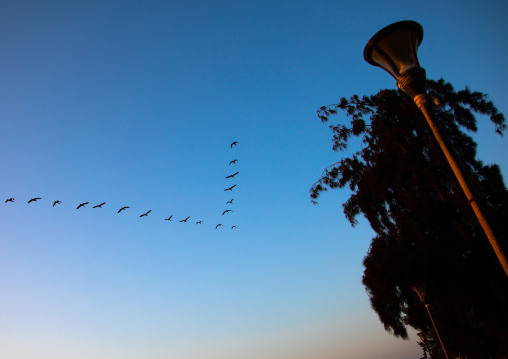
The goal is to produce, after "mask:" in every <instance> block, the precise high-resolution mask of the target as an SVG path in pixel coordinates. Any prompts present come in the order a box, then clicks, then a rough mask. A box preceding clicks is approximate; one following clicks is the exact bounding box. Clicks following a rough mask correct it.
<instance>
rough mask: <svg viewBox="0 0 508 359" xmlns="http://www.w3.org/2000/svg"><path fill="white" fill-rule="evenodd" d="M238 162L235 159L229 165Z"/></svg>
mask: <svg viewBox="0 0 508 359" xmlns="http://www.w3.org/2000/svg"><path fill="white" fill-rule="evenodd" d="M236 161H238V160H237V159H234V160H233V161H231V162H229V164H235V163H236Z"/></svg>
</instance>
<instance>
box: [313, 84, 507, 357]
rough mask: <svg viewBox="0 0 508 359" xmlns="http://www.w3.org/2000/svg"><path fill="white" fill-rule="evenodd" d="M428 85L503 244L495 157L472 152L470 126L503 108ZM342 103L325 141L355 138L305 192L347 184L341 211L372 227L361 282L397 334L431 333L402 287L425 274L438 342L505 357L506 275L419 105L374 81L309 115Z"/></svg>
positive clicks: (501, 125)
mask: <svg viewBox="0 0 508 359" xmlns="http://www.w3.org/2000/svg"><path fill="white" fill-rule="evenodd" d="M427 86H428V90H429V94H430V95H431V96H433V97H434V99H435V100H436V103H438V104H439V105H438V106H437V109H436V114H437V116H438V119H439V121H440V125H441V126H442V127H443V130H444V132H445V133H446V134H447V137H448V139H449V141H450V143H451V145H452V146H453V147H454V148H455V150H456V152H457V154H458V157H459V159H460V161H462V162H463V164H464V166H465V169H466V171H467V172H469V174H470V175H471V178H472V181H473V185H474V186H475V188H476V190H477V199H478V200H479V201H481V202H482V203H483V204H484V206H485V207H486V209H487V211H488V214H489V216H490V218H491V221H492V224H493V225H494V228H495V229H496V230H497V231H498V240H501V241H502V243H501V245H502V246H503V249H504V251H505V252H507V248H506V247H507V245H506V244H507V243H506V242H507V235H508V231H507V229H506V227H507V226H506V223H508V191H507V189H506V187H505V185H504V182H503V178H502V175H501V172H500V170H499V167H498V166H497V165H495V164H494V165H486V164H484V163H483V162H482V161H480V160H479V159H477V155H476V143H475V141H474V140H473V139H472V137H471V136H470V135H469V133H474V132H476V131H477V120H476V115H483V116H482V117H487V118H489V119H490V121H491V122H492V123H493V125H494V128H495V131H496V132H497V133H499V134H502V133H503V131H504V130H505V128H506V125H505V118H504V116H503V114H501V113H499V112H498V110H497V109H496V107H495V106H494V105H493V103H492V102H491V101H489V100H488V98H487V96H486V95H485V94H483V93H481V92H473V91H470V90H469V89H468V88H466V89H464V90H461V91H455V90H454V88H453V87H452V85H450V84H449V83H446V82H445V81H444V80H439V81H430V80H429V81H428V84H427ZM339 110H340V111H344V112H345V113H346V115H347V117H349V121H348V123H347V124H346V123H342V122H343V121H341V123H339V124H332V125H330V126H329V127H330V129H331V130H332V133H333V149H334V150H335V151H339V152H340V151H345V150H346V149H347V148H348V144H349V143H351V140H352V139H353V138H358V139H360V140H361V148H360V149H358V150H357V151H354V152H352V153H351V154H350V155H349V156H347V157H343V158H342V159H341V160H340V161H339V162H337V163H335V164H333V165H331V166H329V167H328V168H326V169H325V171H324V172H323V174H322V176H321V178H320V179H319V180H318V181H317V182H316V183H315V184H314V185H313V186H312V188H311V191H310V192H311V198H312V200H313V202H314V203H316V201H317V199H318V197H319V195H320V194H321V193H322V192H324V191H326V190H327V189H329V188H331V189H335V188H344V187H346V186H348V187H349V189H350V190H351V191H352V194H351V196H350V197H349V199H348V200H347V201H346V202H345V203H343V209H344V214H345V216H346V218H347V219H348V221H349V222H350V223H351V224H352V225H353V226H354V225H356V224H357V217H358V216H359V215H363V216H365V218H366V219H367V220H368V221H369V223H370V225H371V227H372V229H373V230H374V232H375V237H374V238H372V243H371V245H370V248H369V251H368V253H367V255H366V257H365V259H364V262H363V264H364V267H365V271H364V276H363V284H364V285H365V288H366V291H367V294H368V296H369V298H370V302H371V305H372V308H373V309H374V310H375V311H376V313H377V314H378V316H379V319H380V320H381V322H382V323H383V325H384V327H385V329H386V330H387V331H389V332H391V333H392V334H394V335H395V336H398V337H402V338H407V335H408V334H407V327H408V326H411V327H413V328H416V329H417V330H421V331H425V332H427V333H433V332H434V331H433V329H432V324H431V322H430V321H429V317H428V314H427V312H426V310H425V307H424V306H423V305H422V303H421V302H420V301H419V299H418V297H417V296H416V295H415V294H414V293H413V292H412V291H411V289H410V287H411V285H412V284H415V283H417V282H425V283H426V284H427V287H428V290H429V302H430V304H431V307H430V309H431V311H432V313H433V316H434V319H435V320H436V324H437V325H438V327H441V328H442V329H441V331H443V333H442V337H443V338H444V341H445V344H446V345H448V346H450V347H451V348H452V350H455V351H456V352H461V353H463V354H466V355H468V357H475V358H500V357H502V356H503V355H504V356H507V355H508V305H506V304H507V303H508V281H507V278H506V276H505V274H504V272H503V270H502V268H501V266H500V264H499V262H498V260H497V258H496V257H495V255H494V252H493V250H492V248H491V247H490V245H489V242H488V240H487V238H486V236H485V235H484V233H483V231H482V229H481V227H480V225H479V223H478V220H477V219H476V217H475V216H474V213H473V211H472V210H471V208H470V205H469V203H468V202H467V198H466V196H465V195H464V193H463V192H462V189H461V188H460V186H459V184H458V182H457V181H456V179H455V176H454V175H453V172H452V171H451V169H450V166H449V165H448V163H447V161H446V159H445V157H444V155H443V153H442V151H441V149H440V148H439V146H438V144H437V143H436V141H435V139H434V137H433V135H432V132H431V131H430V129H429V128H428V126H427V125H426V122H425V119H424V117H423V115H422V114H421V112H420V110H419V109H418V108H417V106H416V105H415V104H414V102H413V101H412V99H411V98H410V97H409V96H407V95H406V94H404V93H403V92H401V91H398V90H382V91H380V92H379V93H377V94H376V95H373V96H370V97H367V96H363V97H361V98H360V97H359V96H357V95H354V96H352V97H351V98H350V99H349V100H348V99H346V98H341V99H340V101H339V103H337V104H334V105H330V106H323V107H321V108H320V109H319V110H318V117H319V118H320V119H321V121H322V122H328V121H329V118H330V117H331V116H333V115H336V114H337V113H338V111H339ZM466 131H467V132H466ZM441 331H440V332H441ZM447 350H448V348H447Z"/></svg>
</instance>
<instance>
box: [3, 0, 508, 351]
mask: <svg viewBox="0 0 508 359" xmlns="http://www.w3.org/2000/svg"><path fill="white" fill-rule="evenodd" d="M1 7H2V11H1V12H0V79H1V81H0V124H1V131H0V153H2V156H0V168H2V171H1V175H0V225H1V228H2V235H1V237H0V248H1V250H0V288H2V290H1V291H0V323H2V324H1V325H0V357H2V358H9V359H49V358H51V359H64V358H65V359H81V358H95V359H117V358H118V359H120V358H121V359H128V358H144V359H162V358H165V359H167V358H175V359H219V358H220V359H238V358H242V359H254V358H256V359H259V358H263V359H307V358H314V359H360V358H361V359H373V358H376V359H380V358H381V359H384V358H391V359H418V358H420V357H421V350H420V348H419V347H418V345H417V336H416V334H415V332H414V331H410V338H409V340H407V341H404V340H401V339H398V338H395V337H393V336H392V335H390V334H389V333H387V332H385V331H384V329H383V326H382V324H381V323H380V321H379V320H378V318H377V316H376V314H375V313H374V312H373V310H372V309H371V308H370V305H369V300H368V297H367V294H366V292H365V289H364V287H363V286H362V284H361V278H362V274H363V267H362V260H363V258H364V256H365V255H366V253H367V250H368V248H369V243H370V239H371V238H372V236H373V232H372V230H371V229H370V227H369V224H368V223H367V222H366V221H365V220H360V223H359V225H358V226H356V227H355V228H352V227H351V226H350V225H349V223H348V222H347V221H346V219H345V218H344V215H343V213H342V206H341V204H342V203H343V202H344V201H345V200H346V199H347V198H348V196H349V193H348V191H347V190H336V191H329V192H327V193H325V194H323V195H322V196H321V197H320V200H319V204H318V205H317V206H314V205H313V204H312V203H311V201H310V198H309V189H310V187H311V186H312V184H313V183H314V182H315V181H316V180H318V179H319V177H320V175H321V173H322V171H323V169H324V168H325V167H327V166H328V165H330V164H332V163H335V162H337V161H338V160H340V158H341V157H342V156H345V155H347V153H346V154H341V153H336V152H333V151H332V142H331V139H332V135H331V132H330V130H329V129H328V128H327V125H323V124H322V123H321V122H320V120H319V119H318V118H317V116H316V110H317V109H318V108H319V107H320V106H322V105H328V104H332V103H336V102H337V101H338V99H339V98H340V97H349V96H351V95H353V94H360V95H363V94H365V95H371V94H375V93H377V92H378V91H379V90H380V89H385V88H395V87H396V85H395V81H394V80H393V78H392V77H391V76H390V75H388V74H387V73H386V72H384V71H383V70H381V69H379V68H376V67H373V66H371V65H369V64H367V63H366V62H365V61H364V59H363V49H364V46H365V45H366V43H367V41H368V40H369V39H370V38H371V37H372V36H373V35H374V34H375V33H376V32H377V31H379V30H380V29H382V28H383V27H385V26H387V25H389V24H391V23H393V22H396V21H401V20H413V21H417V22H419V23H420V24H421V25H422V26H423V28H424V36H423V41H422V44H421V46H420V48H419V59H420V64H421V65H422V67H424V68H425V69H426V71H427V76H428V78H432V79H439V78H444V79H445V80H446V81H449V82H451V83H452V84H453V85H454V86H455V88H457V89H461V88H464V87H465V86H468V87H469V88H471V89H472V90H478V91H482V92H485V93H487V94H488V95H489V98H490V99H491V100H492V101H493V102H494V104H495V105H496V106H497V107H498V109H499V110H500V111H501V112H503V113H505V114H508V88H507V87H508V85H507V82H506V81H505V80H506V78H508V70H507V67H506V61H505V59H506V56H507V54H508V53H507V47H506V38H507V37H508V28H507V27H506V25H505V23H506V16H507V14H508V3H506V2H505V1H502V0H499V1H494V0H487V1H483V2H481V3H479V2H477V1H472V0H460V1H459V0H456V1H452V0H441V1H433V0H429V1H426V2H425V3H422V2H408V1H383V2H380V1H371V0H369V1H354V2H353V1H348V2H345V1H339V0H336V1H320V0H317V1H299V0H295V1H281V0H271V1H265V0H256V1H247V0H246V1H199V0H189V1H185V2H184V1H178V2H177V1H169V0H168V1H155V0H147V1H132V0H122V1H116V0H107V1H91V0H87V1H81V0H75V1H52V0H48V1H25V0H16V1H8V0H4V1H2V6H1ZM341 120H345V117H343V116H339V117H337V118H336V119H335V121H341ZM479 122H480V129H479V132H478V133H477V134H475V135H474V138H475V140H476V141H477V142H478V145H479V148H478V155H479V158H481V159H482V160H484V161H485V162H486V163H498V164H499V165H500V166H501V169H502V172H503V173H504V174H506V173H508V160H507V159H506V153H507V150H508V145H507V142H506V140H505V139H504V138H503V137H501V136H499V135H497V134H495V132H494V128H493V126H490V123H488V120H486V119H485V118H482V117H480V118H479ZM233 141H238V144H237V146H231V143H232V142H233ZM352 150H354V149H352ZM234 159H237V160H238V161H237V162H236V163H233V164H229V163H230V161H232V160H234ZM235 172H239V173H238V174H237V175H236V176H235V177H234V178H225V177H226V176H228V175H231V174H233V173H235ZM234 184H236V187H234V188H233V189H232V190H231V191H224V190H225V189H226V188H228V187H231V186H232V185H234ZM11 197H12V198H15V201H14V202H13V203H11V202H9V203H4V199H7V198H11ZM34 197H40V198H41V199H40V200H38V201H36V202H32V203H30V204H28V203H27V202H28V200H29V199H31V198H34ZM232 198H234V200H233V203H227V202H228V201H230V200H231V199H232ZM56 200H60V201H61V203H60V204H56V205H55V206H53V202H54V201H56ZM84 202H89V204H87V205H86V206H84V207H82V208H80V209H79V210H77V209H76V208H77V206H78V205H79V204H80V203H84ZM102 202H106V204H105V205H104V206H103V207H102V208H93V206H95V205H98V204H100V203H102ZM123 206H129V207H130V208H128V209H126V210H125V211H122V212H121V213H117V212H118V210H119V209H120V208H121V207H123ZM227 209H230V210H232V212H228V213H225V214H224V215H223V214H222V213H223V212H224V211H225V210H227ZM149 210H151V212H150V213H149V214H148V215H147V216H145V217H139V216H140V215H141V214H143V213H146V212H147V211H149ZM171 215H172V216H173V217H172V220H171V221H169V220H165V219H166V218H168V217H169V216H171ZM188 216H190V218H189V219H188V221H187V222H182V223H181V222H179V221H180V220H183V219H185V218H186V217H188ZM198 221H202V223H201V224H196V222H198ZM218 224H223V226H219V227H218V228H216V226H217V225H218ZM233 226H236V228H232V227H233Z"/></svg>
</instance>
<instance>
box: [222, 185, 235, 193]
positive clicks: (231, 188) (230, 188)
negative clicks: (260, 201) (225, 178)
mask: <svg viewBox="0 0 508 359" xmlns="http://www.w3.org/2000/svg"><path fill="white" fill-rule="evenodd" d="M235 187H236V184H234V185H232V186H231V187H229V188H226V189H225V190H224V191H232V190H233V188H235Z"/></svg>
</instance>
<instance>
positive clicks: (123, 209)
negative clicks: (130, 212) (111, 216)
mask: <svg viewBox="0 0 508 359" xmlns="http://www.w3.org/2000/svg"><path fill="white" fill-rule="evenodd" d="M127 208H130V207H129V206H125V207H122V208H120V209H119V210H118V213H120V212H122V211H125V210H126V209H127Z"/></svg>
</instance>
